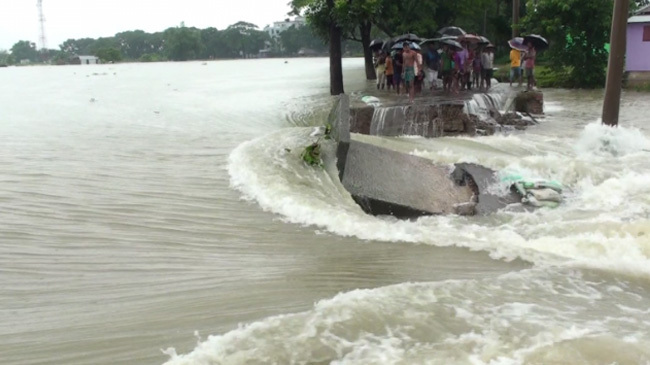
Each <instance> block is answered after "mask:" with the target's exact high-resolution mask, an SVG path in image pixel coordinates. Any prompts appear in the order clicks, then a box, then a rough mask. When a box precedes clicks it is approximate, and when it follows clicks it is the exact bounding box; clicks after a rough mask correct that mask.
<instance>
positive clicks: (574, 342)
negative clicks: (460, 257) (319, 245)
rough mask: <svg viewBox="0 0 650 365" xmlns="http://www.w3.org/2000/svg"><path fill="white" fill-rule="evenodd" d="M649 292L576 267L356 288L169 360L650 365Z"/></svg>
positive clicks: (181, 363) (186, 363)
mask: <svg viewBox="0 0 650 365" xmlns="http://www.w3.org/2000/svg"><path fill="white" fill-rule="evenodd" d="M646 290H647V288H646ZM647 294H648V293H647V292H644V289H643V288H641V287H638V286H635V285H630V284H624V283H619V282H602V281H592V278H590V277H589V274H582V273H580V272H578V271H571V270H559V271H551V272H549V271H546V272H541V271H540V270H526V271H523V272H518V273H510V274H506V275H503V276H501V277H499V278H496V279H484V280H466V281H447V282H440V283H419V284H415V283H412V284H411V283H406V284H399V285H393V286H388V287H383V288H379V289H373V290H355V291H352V292H348V293H344V294H340V295H338V296H336V297H334V298H332V299H328V300H323V301H321V302H319V303H316V304H315V306H314V308H313V309H312V310H310V311H307V312H303V313H297V314H290V315H282V316H276V317H271V318H267V319H265V320H263V321H260V322H256V323H253V324H250V325H247V326H242V327H240V328H239V329H236V330H233V331H231V332H228V333H226V334H224V335H221V336H210V337H209V338H208V339H207V340H206V341H204V342H202V343H200V344H199V345H198V346H197V347H196V349H194V351H192V352H191V353H189V354H186V355H180V356H179V355H177V354H176V353H175V352H174V350H173V349H168V350H166V353H167V354H169V355H170V356H171V359H170V360H169V362H168V363H167V364H169V365H190V364H191V365H204V364H205V365H207V364H339V365H343V364H346V365H352V364H355V365H356V364H358V365H362V364H363V365H370V364H378V365H380V364H381V365H385V364H491V365H493V364H504V365H505V364H549V363H563V364H610V363H617V364H644V363H646V364H647V363H648V362H650V342H649V341H648V338H650V337H649V336H648V335H650V333H649V328H650V321H649V320H648V318H649V315H650V311H649V310H648V308H647V306H646V305H644V303H643V301H642V300H639V298H640V297H641V296H646V297H647Z"/></svg>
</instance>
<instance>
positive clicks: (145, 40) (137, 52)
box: [115, 30, 160, 60]
mask: <svg viewBox="0 0 650 365" xmlns="http://www.w3.org/2000/svg"><path fill="white" fill-rule="evenodd" d="M115 40H116V42H117V43H118V45H119V48H120V50H121V51H122V54H124V56H125V57H126V58H127V59H131V60H137V59H139V58H140V57H142V55H144V54H145V53H148V52H152V51H160V50H154V49H152V48H153V47H152V46H153V42H152V40H153V36H152V35H151V34H149V33H146V32H144V31H142V30H133V31H128V32H121V33H117V34H116V35H115Z"/></svg>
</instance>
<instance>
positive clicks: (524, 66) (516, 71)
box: [510, 43, 537, 90]
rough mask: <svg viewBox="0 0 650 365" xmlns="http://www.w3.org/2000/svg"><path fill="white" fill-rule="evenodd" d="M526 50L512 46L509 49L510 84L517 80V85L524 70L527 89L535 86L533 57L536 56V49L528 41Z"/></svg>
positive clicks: (520, 81)
mask: <svg viewBox="0 0 650 365" xmlns="http://www.w3.org/2000/svg"><path fill="white" fill-rule="evenodd" d="M526 46H527V50H526V51H520V50H518V49H515V48H513V49H512V50H511V51H510V86H512V82H513V81H514V80H519V86H521V84H522V81H523V75H524V71H525V73H526V80H527V81H528V84H527V89H528V90H532V89H533V88H535V87H536V86H537V81H536V80H535V59H536V58H537V51H536V50H535V47H533V44H532V43H528V44H527V45H526Z"/></svg>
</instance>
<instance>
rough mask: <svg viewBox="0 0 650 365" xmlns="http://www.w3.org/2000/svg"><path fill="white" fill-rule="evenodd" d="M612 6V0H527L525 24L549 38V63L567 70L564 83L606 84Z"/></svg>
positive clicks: (557, 68) (575, 84) (585, 85)
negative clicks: (606, 46)
mask: <svg viewBox="0 0 650 365" xmlns="http://www.w3.org/2000/svg"><path fill="white" fill-rule="evenodd" d="M612 7H613V2H612V0H589V1H582V0H537V1H535V0H529V1H528V4H527V8H528V14H527V15H526V17H525V18H524V19H523V24H522V25H523V26H524V29H525V30H526V31H527V32H528V33H538V34H543V35H545V37H546V38H547V39H548V40H549V42H550V49H549V50H548V51H547V52H548V55H547V57H548V59H549V60H550V65H549V66H550V67H551V68H552V69H554V70H556V71H560V72H566V73H567V76H566V81H567V85H565V86H568V87H582V88H595V87H602V86H604V85H605V76H606V67H607V59H608V53H607V51H606V50H605V44H606V43H608V42H609V33H610V28H611V20H612Z"/></svg>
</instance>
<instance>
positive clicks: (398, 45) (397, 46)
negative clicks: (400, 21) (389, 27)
mask: <svg viewBox="0 0 650 365" xmlns="http://www.w3.org/2000/svg"><path fill="white" fill-rule="evenodd" d="M404 43H405V42H397V43H395V44H393V47H391V49H394V50H399V49H403V48H404ZM406 43H407V44H408V45H409V46H410V47H411V49H417V50H420V49H422V48H420V46H418V44H417V43H414V42H406Z"/></svg>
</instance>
